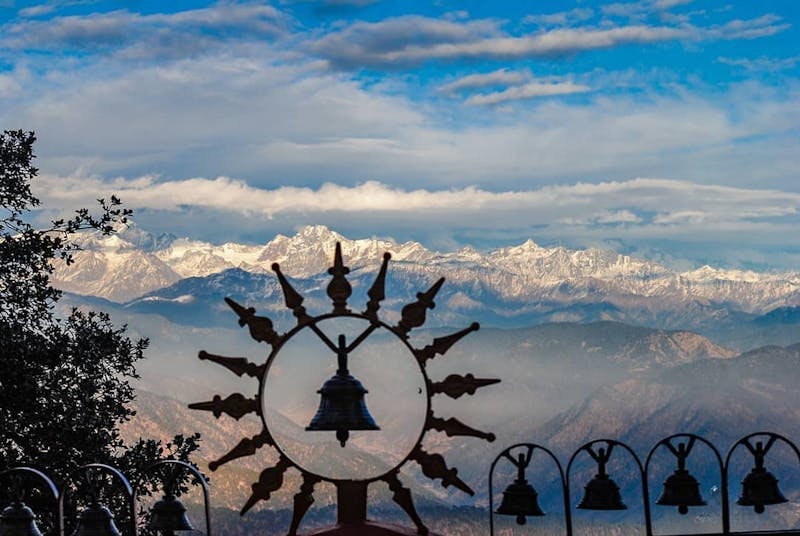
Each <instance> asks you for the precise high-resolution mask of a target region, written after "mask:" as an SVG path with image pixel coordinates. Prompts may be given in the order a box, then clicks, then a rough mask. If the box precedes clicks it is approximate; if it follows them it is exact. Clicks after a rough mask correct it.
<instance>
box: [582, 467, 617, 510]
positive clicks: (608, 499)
mask: <svg viewBox="0 0 800 536" xmlns="http://www.w3.org/2000/svg"><path fill="white" fill-rule="evenodd" d="M578 508H580V509H581V510H627V509H628V507H627V506H625V503H623V502H622V496H621V495H620V493H619V486H617V483H616V482H614V481H613V480H612V479H611V478H609V476H608V475H605V474H603V475H601V474H596V475H595V476H594V478H593V479H591V480H590V481H589V483H588V484H586V486H585V487H584V493H583V500H581V502H580V504H579V505H578Z"/></svg>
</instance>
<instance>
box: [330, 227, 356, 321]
mask: <svg viewBox="0 0 800 536" xmlns="http://www.w3.org/2000/svg"><path fill="white" fill-rule="evenodd" d="M328 273H329V274H330V275H332V276H333V279H331V282H330V283H328V296H329V297H330V299H331V300H333V312H334V313H337V314H347V313H349V312H350V309H348V308H347V298H349V297H350V294H352V293H353V288H352V287H351V286H350V283H349V282H348V281H347V278H346V277H345V276H346V275H347V274H349V273H350V268H348V267H347V266H345V265H344V261H343V260H342V244H341V242H336V253H334V256H333V266H331V267H330V268H328Z"/></svg>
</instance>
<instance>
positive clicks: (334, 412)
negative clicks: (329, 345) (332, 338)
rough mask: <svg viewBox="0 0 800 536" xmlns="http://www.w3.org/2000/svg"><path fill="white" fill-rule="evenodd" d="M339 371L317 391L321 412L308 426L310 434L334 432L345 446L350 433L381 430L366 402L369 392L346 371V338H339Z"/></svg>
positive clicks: (342, 336)
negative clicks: (366, 395)
mask: <svg viewBox="0 0 800 536" xmlns="http://www.w3.org/2000/svg"><path fill="white" fill-rule="evenodd" d="M338 358H339V368H338V370H337V371H336V374H335V375H333V376H332V377H331V378H330V379H329V380H328V381H326V382H325V383H324V384H323V385H322V388H321V389H320V390H319V391H317V393H319V394H320V397H321V399H320V403H319V409H317V413H316V415H314V418H313V419H311V422H310V423H309V425H308V426H306V430H307V431H309V432H319V431H335V432H336V439H338V440H339V444H340V445H341V446H342V447H344V445H345V443H346V442H347V439H348V438H349V437H350V430H380V428H379V427H378V425H377V424H375V420H374V419H373V418H372V415H370V413H369V410H368V409H367V405H366V404H365V403H364V395H365V394H367V392H368V391H367V390H366V389H365V388H364V386H363V385H361V382H360V381H358V380H357V379H356V378H354V377H353V376H352V375H350V371H348V370H347V350H346V346H345V337H344V335H339V353H338Z"/></svg>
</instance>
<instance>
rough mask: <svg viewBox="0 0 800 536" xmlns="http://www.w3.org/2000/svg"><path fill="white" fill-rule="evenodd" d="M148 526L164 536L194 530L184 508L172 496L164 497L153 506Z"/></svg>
mask: <svg viewBox="0 0 800 536" xmlns="http://www.w3.org/2000/svg"><path fill="white" fill-rule="evenodd" d="M149 526H150V528H151V529H153V530H155V531H157V532H160V533H161V534H164V535H165V536H173V534H174V533H175V532H179V531H182V530H194V527H192V524H191V523H190V522H189V518H188V517H187V516H186V507H185V506H184V505H183V503H182V502H181V501H179V500H178V499H176V498H175V496H174V495H172V494H167V495H164V497H163V498H162V499H161V500H160V501H158V502H156V503H155V504H154V505H153V509H152V510H151V511H150V523H149Z"/></svg>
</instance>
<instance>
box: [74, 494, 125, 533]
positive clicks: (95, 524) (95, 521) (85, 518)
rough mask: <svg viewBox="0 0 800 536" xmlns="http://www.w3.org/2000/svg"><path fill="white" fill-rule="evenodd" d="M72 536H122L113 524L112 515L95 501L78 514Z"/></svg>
mask: <svg viewBox="0 0 800 536" xmlns="http://www.w3.org/2000/svg"><path fill="white" fill-rule="evenodd" d="M72 536H122V535H121V533H120V531H119V529H118V528H117V526H116V525H115V524H114V515H113V514H112V513H111V511H110V510H109V509H108V508H106V507H105V506H103V505H101V504H99V503H98V502H97V501H96V500H95V501H92V503H91V504H89V506H87V507H86V508H84V509H83V510H82V511H81V513H79V514H78V522H77V526H76V527H75V532H73V533H72Z"/></svg>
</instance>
